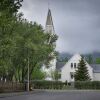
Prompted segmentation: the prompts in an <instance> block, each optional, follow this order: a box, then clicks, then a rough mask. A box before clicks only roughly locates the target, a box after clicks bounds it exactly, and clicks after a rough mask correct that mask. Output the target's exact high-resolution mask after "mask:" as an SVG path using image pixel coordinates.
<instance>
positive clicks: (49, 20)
mask: <svg viewBox="0 0 100 100" xmlns="http://www.w3.org/2000/svg"><path fill="white" fill-rule="evenodd" d="M46 25H53V20H52V15H51V10H50V9H48V15H47V21H46Z"/></svg>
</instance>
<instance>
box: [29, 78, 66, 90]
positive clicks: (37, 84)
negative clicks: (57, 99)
mask: <svg viewBox="0 0 100 100" xmlns="http://www.w3.org/2000/svg"><path fill="white" fill-rule="evenodd" d="M31 85H32V87H33V88H34V89H62V88H63V86H64V83H62V82H60V81H36V80H35V81H32V82H31Z"/></svg>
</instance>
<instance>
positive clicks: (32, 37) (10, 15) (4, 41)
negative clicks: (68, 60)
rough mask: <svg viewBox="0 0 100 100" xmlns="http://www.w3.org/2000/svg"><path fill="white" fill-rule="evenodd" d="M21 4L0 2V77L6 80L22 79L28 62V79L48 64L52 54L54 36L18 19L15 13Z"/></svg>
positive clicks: (8, 1) (4, 0)
mask: <svg viewBox="0 0 100 100" xmlns="http://www.w3.org/2000/svg"><path fill="white" fill-rule="evenodd" d="M21 2H22V0H1V1H0V5H1V6H0V72H1V73H0V77H3V78H7V80H8V81H12V80H15V81H24V80H26V79H27V66H28V62H29V69H30V79H32V77H33V76H32V74H33V71H34V68H35V67H36V66H39V67H41V66H42V65H43V64H45V65H49V62H50V61H51V60H52V59H53V58H54V56H55V55H56V51H55V47H54V43H55V42H56V40H57V36H56V35H52V34H48V33H45V32H44V30H43V28H42V26H41V25H39V24H37V23H33V22H29V21H27V20H26V19H24V18H22V16H23V14H22V13H19V14H18V13H17V11H18V9H19V8H20V7H21ZM50 39H51V41H49V40H50ZM48 41H49V43H48ZM52 54H53V55H52Z"/></svg>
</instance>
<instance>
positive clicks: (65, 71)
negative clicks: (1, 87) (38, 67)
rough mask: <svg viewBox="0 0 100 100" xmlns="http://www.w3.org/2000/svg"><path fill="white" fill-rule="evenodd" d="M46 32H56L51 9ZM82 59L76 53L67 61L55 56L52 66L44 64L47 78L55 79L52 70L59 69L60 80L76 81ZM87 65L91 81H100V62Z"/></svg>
mask: <svg viewBox="0 0 100 100" xmlns="http://www.w3.org/2000/svg"><path fill="white" fill-rule="evenodd" d="M45 32H48V33H51V34H55V30H54V25H53V20H52V15H51V10H50V9H48V14H47V20H46V26H45ZM80 60H81V55H80V54H75V55H74V56H72V57H71V58H70V59H69V61H68V62H66V63H63V62H56V58H55V59H54V60H52V61H51V67H50V68H46V67H45V66H43V68H42V70H43V71H44V72H46V74H47V77H46V80H53V79H52V77H51V72H52V71H55V70H58V71H59V73H60V74H61V78H60V79H59V81H62V82H65V81H67V82H74V73H75V71H76V70H77V67H78V64H79V61H80ZM85 62H86V61H85ZM86 67H87V69H88V73H89V76H90V78H91V81H100V64H92V65H89V64H88V63H87V62H86Z"/></svg>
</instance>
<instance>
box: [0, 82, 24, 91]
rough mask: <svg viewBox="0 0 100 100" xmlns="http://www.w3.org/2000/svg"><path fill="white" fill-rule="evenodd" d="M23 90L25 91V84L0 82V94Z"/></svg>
mask: <svg viewBox="0 0 100 100" xmlns="http://www.w3.org/2000/svg"><path fill="white" fill-rule="evenodd" d="M25 90H26V85H25V83H17V82H0V92H17V91H25Z"/></svg>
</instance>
